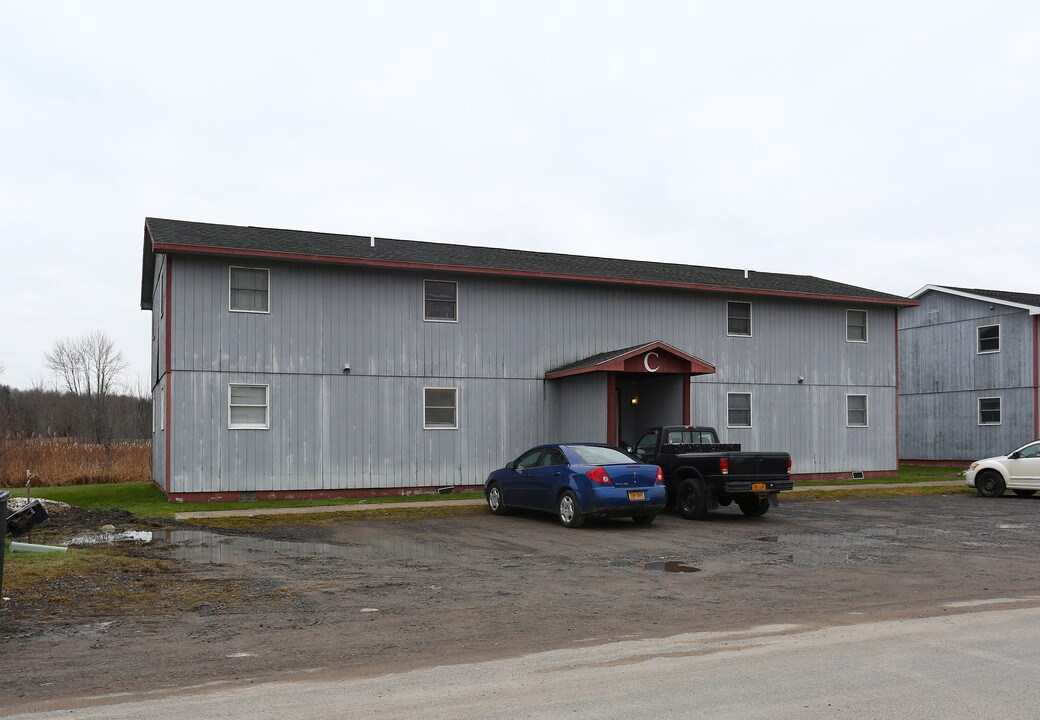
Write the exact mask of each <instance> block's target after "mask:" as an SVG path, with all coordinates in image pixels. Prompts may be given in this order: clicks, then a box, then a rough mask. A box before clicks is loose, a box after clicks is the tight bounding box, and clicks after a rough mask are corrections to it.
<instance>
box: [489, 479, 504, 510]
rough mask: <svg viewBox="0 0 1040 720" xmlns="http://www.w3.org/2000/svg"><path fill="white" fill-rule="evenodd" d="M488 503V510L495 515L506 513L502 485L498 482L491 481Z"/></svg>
mask: <svg viewBox="0 0 1040 720" xmlns="http://www.w3.org/2000/svg"><path fill="white" fill-rule="evenodd" d="M487 504H488V510H490V511H491V513H492V514H493V515H505V514H506V504H505V503H504V502H502V486H501V485H499V484H498V483H497V482H496V483H491V485H490V486H489V487H488V490H487Z"/></svg>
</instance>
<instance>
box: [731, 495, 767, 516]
mask: <svg viewBox="0 0 1040 720" xmlns="http://www.w3.org/2000/svg"><path fill="white" fill-rule="evenodd" d="M737 505H738V506H739V507H740V512H742V513H744V514H745V515H747V516H748V517H762V516H763V515H765V514H766V513H767V512H769V498H760V497H750V498H741V499H740V500H737Z"/></svg>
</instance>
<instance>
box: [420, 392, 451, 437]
mask: <svg viewBox="0 0 1040 720" xmlns="http://www.w3.org/2000/svg"><path fill="white" fill-rule="evenodd" d="M458 396H459V391H458V388H433V387H428V388H423V429H424V430H456V429H458V427H459V414H458Z"/></svg>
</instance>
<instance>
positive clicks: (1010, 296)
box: [939, 285, 1040, 307]
mask: <svg viewBox="0 0 1040 720" xmlns="http://www.w3.org/2000/svg"><path fill="white" fill-rule="evenodd" d="M939 287H947V288H949V289H950V290H957V291H958V292H963V293H970V294H971V295H982V296H983V297H988V298H993V299H994V300H1004V301H1005V302H1013V303H1018V304H1019V305H1032V306H1034V307H1040V295H1035V294H1033V293H1020V292H1005V291H1004V290H980V289H979V288H962V287H953V286H952V285H941V286H939Z"/></svg>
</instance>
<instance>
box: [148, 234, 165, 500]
mask: <svg viewBox="0 0 1040 720" xmlns="http://www.w3.org/2000/svg"><path fill="white" fill-rule="evenodd" d="M153 282H154V284H153V286H152V367H151V375H152V482H154V483H155V484H156V485H159V486H160V487H165V486H166V432H165V430H164V429H163V421H164V418H163V417H162V416H161V415H160V413H161V412H163V411H164V410H165V405H164V403H163V400H162V399H161V398H160V395H161V393H162V392H163V388H164V387H165V378H166V313H167V312H168V309H167V307H166V306H167V298H166V256H165V255H162V254H160V255H157V256H156V258H155V274H154V281H153Z"/></svg>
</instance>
